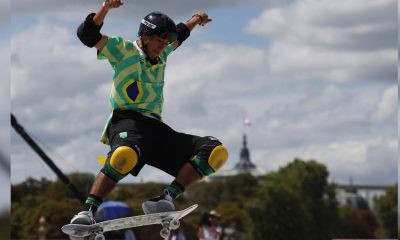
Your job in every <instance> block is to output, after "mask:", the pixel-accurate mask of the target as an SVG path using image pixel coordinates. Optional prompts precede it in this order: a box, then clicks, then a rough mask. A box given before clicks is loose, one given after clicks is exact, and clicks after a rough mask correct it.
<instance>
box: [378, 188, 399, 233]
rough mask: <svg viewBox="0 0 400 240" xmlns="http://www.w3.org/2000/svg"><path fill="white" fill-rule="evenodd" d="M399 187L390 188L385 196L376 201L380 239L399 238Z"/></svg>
mask: <svg viewBox="0 0 400 240" xmlns="http://www.w3.org/2000/svg"><path fill="white" fill-rule="evenodd" d="M397 191H398V186H397V184H396V185H395V186H392V187H390V188H388V189H387V190H386V192H385V194H384V195H383V196H381V197H379V198H377V199H375V201H374V202H375V204H374V206H375V211H376V212H377V217H378V223H379V227H378V229H377V235H378V237H380V238H396V239H397V238H398V223H397V218H398V207H397V206H398V202H397V201H398V199H397Z"/></svg>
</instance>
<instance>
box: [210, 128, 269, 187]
mask: <svg viewBox="0 0 400 240" xmlns="http://www.w3.org/2000/svg"><path fill="white" fill-rule="evenodd" d="M245 173H247V174H251V175H252V176H254V177H261V176H263V175H265V174H266V172H265V171H264V170H263V169H261V168H259V167H257V166H256V165H255V164H254V163H253V162H251V160H250V150H249V148H248V147H247V137H246V134H243V145H242V149H241V150H240V159H239V162H238V163H236V164H235V166H234V167H233V168H231V169H227V170H221V171H219V172H216V173H214V174H212V175H211V176H210V177H209V179H210V180H225V179H227V178H229V177H233V176H235V175H238V174H245Z"/></svg>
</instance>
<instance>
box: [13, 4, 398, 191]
mask: <svg viewBox="0 0 400 240" xmlns="http://www.w3.org/2000/svg"><path fill="white" fill-rule="evenodd" d="M28 2H29V1H28ZM28 2H26V3H27V4H31V3H28ZM371 2H372V1H371ZM47 3H48V2H47ZM173 3H175V2H173ZM221 3H222V2H216V3H212V5H209V6H208V7H217V5H218V4H221ZM391 3H392V2H387V1H376V2H375V1H374V3H368V4H366V5H360V4H361V1H349V2H348V5H346V6H345V5H342V4H341V3H340V2H336V1H335V2H334V3H331V2H330V1H300V2H294V3H292V4H289V5H287V4H286V5H282V6H279V5H274V7H272V8H271V7H270V8H266V10H265V11H263V12H262V13H261V14H260V15H259V16H256V17H255V18H254V19H253V20H251V19H241V20H240V21H248V25H247V28H246V29H247V33H243V34H244V35H242V37H243V38H247V37H249V35H248V34H249V33H251V34H261V35H262V36H264V37H266V39H267V40H268V44H267V45H266V46H265V47H260V46H253V45H245V44H244V43H243V44H234V45H232V44H227V43H224V42H218V43H216V42H209V41H206V40H203V41H202V42H201V43H200V44H198V45H195V46H192V45H190V44H188V43H184V44H183V45H182V46H181V47H180V48H179V49H178V50H177V51H176V52H174V53H172V54H171V55H170V57H169V62H168V67H167V74H166V79H165V81H166V85H165V106H164V112H163V116H164V121H165V122H166V123H167V124H169V125H171V126H172V127H173V128H174V129H176V130H177V131H181V132H186V133H190V134H196V135H202V136H205V135H212V136H215V137H217V138H218V139H220V140H221V141H222V142H223V143H224V145H225V146H227V147H228V149H229V151H230V156H231V160H230V161H229V163H228V166H227V167H229V166H232V165H233V164H235V163H236V161H237V160H238V157H239V151H240V148H241V141H242V134H243V133H244V128H243V125H242V123H243V119H244V118H246V117H249V118H250V119H251V120H252V123H253V124H252V128H251V129H250V130H248V141H249V148H250V151H251V154H252V155H251V158H252V160H253V161H254V162H255V163H256V164H257V165H259V166H260V167H262V168H264V169H266V170H269V171H272V170H276V169H277V168H278V167H280V166H282V165H284V164H286V163H287V162H289V161H291V160H293V159H294V158H295V157H299V158H302V159H306V160H307V159H316V160H319V161H321V162H323V163H325V164H327V166H328V167H329V170H330V171H331V174H332V178H334V179H335V180H338V181H339V182H343V181H347V180H348V178H349V175H354V176H355V178H354V179H355V181H357V179H360V181H361V180H362V181H365V183H373V182H379V181H380V182H384V183H392V182H393V181H394V180H393V179H394V178H396V173H393V172H392V171H391V170H392V169H393V167H392V166H394V165H393V164H396V161H395V160H394V159H396V157H395V156H397V155H396V154H397V153H396V151H395V150H396V148H395V145H394V144H393V142H394V141H397V134H396V128H395V127H397V126H394V124H393V122H394V121H395V119H396V120H397V116H396V114H395V112H396V111H397V107H396V97H397V95H396V89H397V86H394V79H396V76H397V75H396V74H397V73H396V74H395V72H396V71H397V66H396V63H397V58H396V49H397V44H396V45H393V44H392V42H391V41H392V39H391V36H392V34H391V33H388V30H387V29H397V26H396V21H394V24H393V26H392V25H390V24H389V22H390V21H391V19H392V18H394V19H395V17H396V16H397V14H395V15H394V16H392V15H390V14H391ZM15 4H16V5H18V6H16V7H19V8H20V9H18V10H17V14H21V13H22V12H23V11H39V9H36V10H35V9H34V8H33V9H30V8H28V6H29V5H28V6H25V7H26V9H24V8H23V6H19V4H20V2H19V1H18V3H15ZM42 4H44V2H39V4H38V5H42ZM49 4H50V5H44V8H48V9H47V10H45V9H44V10H43V11H45V14H43V15H41V16H42V17H41V18H36V19H37V21H34V22H33V24H32V25H29V26H27V27H24V28H21V29H19V31H16V32H14V33H13V34H12V38H11V41H12V49H11V55H12V63H11V73H12V74H11V75H12V103H13V104H12V105H13V112H14V113H15V114H16V116H17V117H18V119H19V120H20V122H21V123H22V124H23V125H24V126H25V127H26V128H27V129H29V130H30V132H31V133H33V134H34V135H35V136H36V137H37V138H38V139H41V140H42V142H45V143H46V145H49V146H48V147H47V149H52V150H51V152H55V153H52V156H53V157H54V159H56V160H57V163H58V164H60V167H61V168H62V169H63V170H65V171H74V170H76V169H78V170H80V171H89V172H92V173H94V174H95V173H97V172H98V170H99V168H100V166H99V165H98V164H97V163H96V160H95V159H96V157H97V156H98V155H105V154H106V153H107V151H108V148H107V146H105V145H102V144H100V143H99V142H98V138H99V137H100V134H101V131H102V129H103V126H104V123H105V121H106V119H107V117H108V104H107V98H108V93H109V88H110V85H111V78H112V74H113V73H112V69H111V67H110V66H109V64H108V63H107V62H106V61H96V58H95V57H96V56H95V51H94V50H93V49H88V48H85V47H84V46H82V45H81V44H80V43H79V42H78V41H77V40H76V37H75V33H74V31H75V27H76V26H73V27H70V26H68V25H64V24H60V23H59V22H57V21H53V18H54V17H51V18H49V17H48V15H49V14H50V12H52V13H51V14H53V15H57V12H62V11H61V10H60V9H62V8H60V7H61V6H60V7H59V8H55V3H52V2H51V3H49ZM60 4H66V2H65V1H62V2H60ZM70 4H71V3H70ZM85 4H87V3H85ZM151 4H152V3H150V5H143V7H144V8H151V7H153V5H151ZM171 4H172V3H171ZM196 4H200V3H196ZM201 4H206V3H201ZM210 4H211V3H210ZM332 4H334V6H331V5H332ZM369 4H374V6H371V5H369ZM189 5H190V6H189ZM77 6H79V4H78V3H77ZM77 6H73V7H71V8H76V7H77ZM126 6H128V4H127V5H126ZM80 7H82V8H89V7H92V6H91V5H90V6H89V5H80ZM185 7H194V5H191V4H188V6H185ZM332 7H336V8H335V9H334V10H332ZM171 8H172V7H171ZM373 9H375V10H376V11H379V12H380V13H384V14H386V16H383V17H382V16H380V17H376V16H371V12H373ZM121 10H122V9H121ZM86 11H87V10H86V9H85V13H84V14H83V15H81V16H80V17H79V19H82V16H84V15H85V14H86ZM124 11H126V9H125V10H124ZM66 12H69V10H66ZM115 14H116V13H115ZM116 15H118V14H116ZM379 15H380V14H379ZM252 16H253V15H252ZM370 18H372V20H371V19H370ZM335 19H336V20H337V21H335ZM265 21H266V22H265ZM112 23H116V25H118V24H117V23H121V24H125V23H124V21H121V20H120V19H119V18H118V19H117V20H113V22H112ZM255 23H257V24H259V26H262V28H261V27H259V26H258V28H257V26H256V25H255ZM232 24H235V23H232ZM260 24H261V25H260ZM107 27H109V28H110V29H114V27H115V26H114V24H111V22H110V24H108V26H107ZM260 29H265V31H260ZM202 30H203V29H202ZM204 31H207V30H206V28H205V29H204ZM238 31H240V29H238ZM379 34H382V39H381V38H378V37H377V36H381V35H379ZM361 36H370V37H372V36H374V37H375V38H373V39H374V40H371V38H370V37H368V38H367V37H366V38H364V37H361ZM195 37H196V35H192V36H191V38H195ZM383 38H384V39H383ZM26 39H29V44H25V43H26ZM388 39H389V40H388ZM190 40H191V39H189V40H188V41H190ZM395 42H396V43H397V41H395ZM392 45H393V46H392ZM353 47H354V48H353ZM365 80H368V81H365ZM12 141H13V147H12V157H13V166H12V171H13V179H12V180H13V181H22V180H23V179H22V178H23V177H25V176H27V175H29V174H31V175H35V176H40V175H45V174H46V173H47V174H48V172H46V171H48V169H47V168H46V167H45V166H43V165H39V164H38V161H39V162H41V160H40V159H39V158H38V157H37V156H35V154H34V153H32V152H31V151H29V150H27V149H28V147H27V146H26V144H24V143H23V142H22V141H21V140H20V138H19V137H17V136H16V135H15V134H13V136H12ZM396 146H397V145H396ZM27 159H29V161H27ZM377 163H382V164H381V165H379V166H375V165H374V164H377ZM369 164H371V167H369ZM367 165H368V166H367ZM372 166H375V167H376V168H377V167H380V168H377V169H378V171H375V170H376V169H374V167H372ZM386 166H388V167H386ZM46 169H47V170H46ZM27 170H29V171H27ZM143 172H144V173H145V174H144V175H143V179H145V180H151V179H149V178H148V177H147V176H152V178H154V179H164V180H166V181H167V179H168V177H166V176H165V175H164V174H160V171H158V170H155V169H154V168H146V169H144V170H143ZM380 174H386V175H385V176H386V177H385V178H382V179H379V175H380ZM129 179H130V180H125V181H138V180H140V178H129ZM396 179H397V178H396Z"/></svg>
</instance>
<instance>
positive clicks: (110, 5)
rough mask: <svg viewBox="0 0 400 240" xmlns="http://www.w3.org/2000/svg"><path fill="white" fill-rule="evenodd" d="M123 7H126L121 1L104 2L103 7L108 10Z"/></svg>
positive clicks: (106, 0)
mask: <svg viewBox="0 0 400 240" xmlns="http://www.w3.org/2000/svg"><path fill="white" fill-rule="evenodd" d="M122 5H124V3H123V2H122V1H121V0H105V1H104V2H103V6H104V7H105V8H107V9H108V10H109V9H112V8H119V7H121V6H122Z"/></svg>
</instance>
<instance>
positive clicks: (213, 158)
mask: <svg viewBox="0 0 400 240" xmlns="http://www.w3.org/2000/svg"><path fill="white" fill-rule="evenodd" d="M227 161H228V150H227V149H226V148H225V147H224V146H222V145H219V146H217V147H215V148H214V149H213V150H212V151H211V154H210V157H209V158H208V165H210V167H211V168H212V169H213V170H214V172H216V171H218V170H219V169H221V168H222V167H223V166H224V165H225V163H226V162H227Z"/></svg>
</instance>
